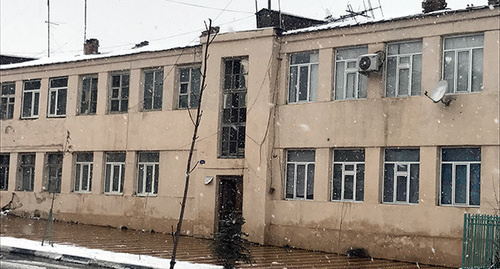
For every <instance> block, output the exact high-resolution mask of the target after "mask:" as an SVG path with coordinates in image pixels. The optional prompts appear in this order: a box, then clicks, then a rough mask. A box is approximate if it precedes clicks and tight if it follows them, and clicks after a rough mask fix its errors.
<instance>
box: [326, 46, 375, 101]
mask: <svg viewBox="0 0 500 269" xmlns="http://www.w3.org/2000/svg"><path fill="white" fill-rule="evenodd" d="M363 48H366V52H365V53H368V46H358V47H348V48H339V49H336V50H335V92H334V97H333V98H334V100H338V101H340V100H357V99H366V97H360V96H359V93H360V91H363V92H364V95H367V91H368V86H367V84H366V77H365V76H363V75H362V74H360V73H359V72H358V56H361V55H362V54H363V53H362V54H359V55H358V56H357V57H354V58H348V59H338V54H339V52H340V51H347V50H354V49H363ZM340 63H344V68H345V69H344V72H343V74H341V75H342V76H343V84H342V97H341V98H337V91H339V87H338V84H337V77H338V74H337V72H340V71H339V68H338V65H339V64H340ZM353 64H354V66H352V65H353ZM349 65H350V66H351V67H349ZM349 74H355V78H356V79H355V82H354V89H353V91H354V97H347V78H348V76H349ZM361 80H364V81H365V83H364V86H365V88H364V89H360V88H359V86H360V85H359V84H360V81H361Z"/></svg>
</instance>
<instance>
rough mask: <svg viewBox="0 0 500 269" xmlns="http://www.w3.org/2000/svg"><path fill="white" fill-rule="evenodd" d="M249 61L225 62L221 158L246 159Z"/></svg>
mask: <svg viewBox="0 0 500 269" xmlns="http://www.w3.org/2000/svg"><path fill="white" fill-rule="evenodd" d="M247 76H248V59H241V58H231V59H225V60H224V88H223V89H222V97H223V101H222V102H223V103H222V123H221V131H222V133H221V140H220V142H221V144H220V157H229V158H243V157H245V128H246V120H247V109H246V106H247V105H246V99H247V84H246V81H247Z"/></svg>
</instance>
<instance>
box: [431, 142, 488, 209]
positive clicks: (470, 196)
mask: <svg viewBox="0 0 500 269" xmlns="http://www.w3.org/2000/svg"><path fill="white" fill-rule="evenodd" d="M440 198H441V199H440V202H441V205H463V206H479V205H480V200H481V149H480V148H443V149H442V150H441V197H440Z"/></svg>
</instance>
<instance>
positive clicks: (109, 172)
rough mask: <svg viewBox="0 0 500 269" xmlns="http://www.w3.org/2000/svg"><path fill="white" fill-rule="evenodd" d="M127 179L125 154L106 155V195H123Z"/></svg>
mask: <svg viewBox="0 0 500 269" xmlns="http://www.w3.org/2000/svg"><path fill="white" fill-rule="evenodd" d="M124 177H125V152H117V153H107V154H106V177H105V182H104V193H106V194H122V193H123V179H124Z"/></svg>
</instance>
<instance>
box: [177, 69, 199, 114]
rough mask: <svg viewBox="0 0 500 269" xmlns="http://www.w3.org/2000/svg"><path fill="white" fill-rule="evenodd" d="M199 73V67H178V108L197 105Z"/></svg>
mask: <svg viewBox="0 0 500 269" xmlns="http://www.w3.org/2000/svg"><path fill="white" fill-rule="evenodd" d="M200 75H201V71H200V67H186V68H181V69H179V108H193V107H198V100H199V99H198V98H199V96H200V83H201V82H200Z"/></svg>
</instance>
